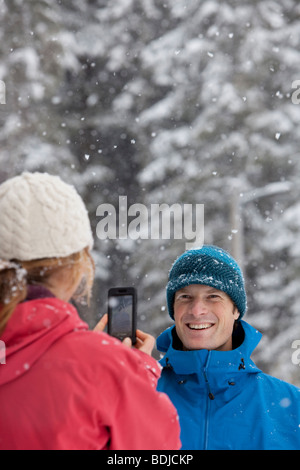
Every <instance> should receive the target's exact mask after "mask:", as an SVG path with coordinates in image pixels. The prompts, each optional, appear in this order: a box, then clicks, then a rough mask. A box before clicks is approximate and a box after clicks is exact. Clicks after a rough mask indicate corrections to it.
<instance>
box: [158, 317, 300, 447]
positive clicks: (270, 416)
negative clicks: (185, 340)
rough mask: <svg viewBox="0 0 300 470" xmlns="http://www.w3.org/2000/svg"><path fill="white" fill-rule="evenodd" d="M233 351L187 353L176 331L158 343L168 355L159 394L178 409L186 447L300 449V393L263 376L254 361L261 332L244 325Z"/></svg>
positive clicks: (164, 334)
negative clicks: (176, 339)
mask: <svg viewBox="0 0 300 470" xmlns="http://www.w3.org/2000/svg"><path fill="white" fill-rule="evenodd" d="M239 330H240V334H241V335H242V337H243V339H242V340H241V341H242V342H241V344H240V346H238V347H237V348H236V349H233V350H232V351H225V352H221V351H208V350H205V349H203V350H196V351H182V350H177V349H175V348H174V347H173V338H174V335H175V336H177V335H176V333H175V327H174V326H173V327H171V328H169V329H167V330H166V331H164V332H163V333H162V334H161V335H160V336H159V337H158V339H157V348H158V350H159V351H162V352H165V353H166V354H165V355H164V357H163V359H161V361H160V363H161V365H162V367H163V370H162V375H161V378H160V379H159V382H158V390H160V391H163V392H165V393H166V394H167V395H169V397H170V398H171V400H172V401H173V404H174V405H175V407H176V408H177V411H178V415H179V420H180V425H181V441H182V449H188V450H194V449H209V450H215V449H219V450H226V449H228V450H229V449H239V450H246V449H252V450H267V449H268V450H271V449H273V450H282V449H290V450H291V449H298V450H299V449H300V390H299V389H298V388H297V387H295V386H294V385H291V384H288V383H286V382H283V381H281V380H279V379H276V378H274V377H271V376H269V375H267V374H265V373H263V372H262V371H261V370H260V369H258V368H257V367H256V365H255V364H254V362H253V361H252V360H251V359H250V355H251V353H252V351H253V350H254V349H255V347H256V346H257V344H258V343H259V341H260V338H261V334H260V333H259V332H258V331H257V330H255V329H254V328H253V327H252V326H250V325H249V324H247V323H246V322H244V321H241V322H240V327H239Z"/></svg>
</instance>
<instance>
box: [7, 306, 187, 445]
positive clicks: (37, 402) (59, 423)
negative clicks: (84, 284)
mask: <svg viewBox="0 0 300 470" xmlns="http://www.w3.org/2000/svg"><path fill="white" fill-rule="evenodd" d="M1 341H3V342H4V344H5V355H6V364H3V360H2V363H0V404H1V408H0V410H1V411H0V449H50V450H51V449H112V450H119V449H127V450H133V449H138V450H142V449H157V450H158V449H162V450H163V449H170V450H173V449H179V448H180V445H181V444H180V441H179V424H178V418H177V413H176V411H175V408H174V407H173V405H172V404H171V402H170V401H169V399H168V398H167V396H166V395H165V394H163V393H158V392H157V391H156V383H157V379H158V377H159V375H160V369H159V366H158V364H157V362H156V361H155V360H154V359H153V358H151V357H150V356H148V355H147V354H145V353H142V352H140V351H137V350H133V349H130V348H128V347H127V346H124V345H123V344H122V343H121V342H120V341H118V340H116V339H114V338H112V337H110V336H108V335H107V334H106V333H101V332H97V333H96V332H93V331H90V330H88V326H87V324H86V323H84V322H83V321H82V320H81V319H80V318H79V316H78V314H77V311H76V310H75V308H74V307H73V306H72V305H71V304H69V303H65V302H62V301H61V300H59V299H57V298H50V297H49V298H40V299H36V300H31V301H27V302H23V303H21V304H19V306H18V307H17V309H16V310H15V312H14V313H13V315H12V317H11V318H10V320H9V322H8V324H7V326H6V328H5V330H4V333H3V334H2V336H1ZM1 344H3V343H1Z"/></svg>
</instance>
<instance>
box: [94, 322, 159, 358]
mask: <svg viewBox="0 0 300 470" xmlns="http://www.w3.org/2000/svg"><path fill="white" fill-rule="evenodd" d="M107 321H108V315H107V313H105V315H103V317H102V318H101V320H100V321H99V322H98V323H97V325H96V326H95V328H94V331H104V329H105V327H106V325H107ZM122 342H123V344H125V346H128V347H131V346H132V342H131V339H130V338H125V339H124V340H123V341H122ZM154 346H155V338H154V337H153V336H152V335H149V334H148V333H144V332H143V331H141V330H136V343H135V344H134V348H136V349H138V350H139V351H142V352H144V353H146V354H149V356H151V354H152V351H153V348H154Z"/></svg>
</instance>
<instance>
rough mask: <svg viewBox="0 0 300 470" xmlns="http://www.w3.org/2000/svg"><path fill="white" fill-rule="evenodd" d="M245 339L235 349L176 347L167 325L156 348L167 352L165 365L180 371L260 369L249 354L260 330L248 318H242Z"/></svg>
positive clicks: (253, 370)
mask: <svg viewBox="0 0 300 470" xmlns="http://www.w3.org/2000/svg"><path fill="white" fill-rule="evenodd" d="M240 328H241V329H242V331H243V333H244V339H243V341H242V343H241V344H240V346H239V347H237V348H236V349H233V350H232V351H208V350H206V349H200V350H195V351H182V350H177V349H175V348H174V347H173V333H174V332H173V330H174V329H175V326H172V327H170V328H168V329H167V330H166V331H164V332H163V333H162V334H161V335H160V336H159V337H158V338H157V349H158V350H159V351H162V352H165V353H166V354H165V356H164V357H163V358H162V359H161V360H160V364H161V365H162V367H167V368H168V367H171V368H172V369H173V370H174V372H175V373H177V374H193V373H199V371H203V369H206V368H208V367H209V369H210V370H212V369H216V370H222V371H223V372H225V371H227V372H228V373H230V374H232V373H234V372H236V371H241V370H242V371H246V372H258V371H259V369H258V368H257V367H256V366H255V364H254V363H253V362H252V360H251V359H250V356H251V354H252V352H253V351H254V349H255V348H256V346H257V345H258V343H259V341H260V339H261V336H262V335H261V333H260V332H259V331H258V330H256V329H255V328H253V327H252V326H251V325H249V324H248V323H246V322H245V321H243V320H241V321H240Z"/></svg>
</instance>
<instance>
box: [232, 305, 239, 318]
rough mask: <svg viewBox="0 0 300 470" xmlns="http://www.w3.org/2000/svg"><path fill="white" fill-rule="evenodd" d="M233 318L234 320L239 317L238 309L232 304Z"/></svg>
mask: <svg viewBox="0 0 300 470" xmlns="http://www.w3.org/2000/svg"><path fill="white" fill-rule="evenodd" d="M233 318H234V319H235V320H238V319H239V318H240V312H239V311H238V309H237V307H236V306H234V309H233Z"/></svg>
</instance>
